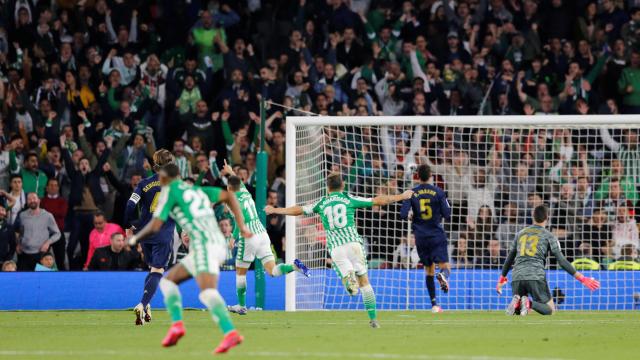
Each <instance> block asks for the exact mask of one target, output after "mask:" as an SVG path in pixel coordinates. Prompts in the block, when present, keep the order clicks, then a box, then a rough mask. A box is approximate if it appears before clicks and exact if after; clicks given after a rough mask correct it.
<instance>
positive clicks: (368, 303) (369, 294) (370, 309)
mask: <svg viewBox="0 0 640 360" xmlns="http://www.w3.org/2000/svg"><path fill="white" fill-rule="evenodd" d="M360 292H361V293H362V301H363V302H364V308H365V310H367V315H369V319H370V320H375V319H376V318H377V314H376V295H375V294H374V292H373V288H372V287H371V285H367V286H365V287H361V288H360Z"/></svg>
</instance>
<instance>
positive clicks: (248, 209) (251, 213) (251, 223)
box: [236, 184, 267, 235]
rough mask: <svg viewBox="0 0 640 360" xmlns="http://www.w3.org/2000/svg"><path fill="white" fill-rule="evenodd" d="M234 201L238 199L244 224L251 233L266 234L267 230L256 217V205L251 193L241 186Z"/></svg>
mask: <svg viewBox="0 0 640 360" xmlns="http://www.w3.org/2000/svg"><path fill="white" fill-rule="evenodd" d="M236 199H238V203H240V209H241V210H242V216H243V217H244V223H245V224H247V227H248V228H249V230H251V233H253V234H256V235H257V234H261V233H263V232H266V231H267V230H266V229H265V228H264V225H262V221H260V217H258V210H257V209H256V203H255V202H254V201H253V197H252V196H251V193H250V192H249V191H248V190H247V188H246V187H245V186H244V184H242V185H241V187H240V190H238V191H236Z"/></svg>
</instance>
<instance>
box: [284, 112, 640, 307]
mask: <svg viewBox="0 0 640 360" xmlns="http://www.w3.org/2000/svg"><path fill="white" fill-rule="evenodd" d="M639 131H640V117H638V116H621V115H616V116H545V117H524V116H505V117H499V116H473V117H471V116H469V117H466V116H459V117H438V116H434V117H295V116H294V117H288V118H287V131H286V147H287V153H286V157H287V158H286V171H287V173H286V176H287V206H291V205H294V204H307V203H310V202H312V201H314V200H316V199H318V198H319V197H321V196H322V195H325V193H326V189H325V182H324V180H325V178H326V175H327V174H328V173H330V172H332V171H338V172H341V173H342V174H343V177H344V179H345V182H346V190H347V191H349V192H351V193H353V194H355V195H358V196H364V197H373V196H376V195H380V194H388V193H400V192H401V191H403V190H406V189H409V188H411V187H412V186H413V185H414V170H415V168H416V166H417V165H419V164H423V163H426V164H429V165H430V166H431V168H432V172H433V174H434V181H435V184H436V185H438V186H440V187H441V188H443V189H444V190H445V191H446V192H447V196H448V199H449V201H450V203H451V206H452V209H453V215H452V217H451V220H450V221H447V222H446V223H445V224H444V226H445V230H446V232H447V234H448V237H449V255H450V262H451V263H452V268H453V269H452V275H451V279H450V282H451V291H450V292H449V293H448V294H442V293H440V292H439V291H438V301H439V303H440V304H441V305H442V306H443V308H445V309H448V310H454V309H455V310H497V309H503V308H504V307H505V305H506V304H507V303H508V301H509V299H510V295H511V291H510V289H509V286H507V287H506V288H507V291H506V292H503V295H502V296H498V295H497V294H496V293H495V281H496V279H497V278H498V276H499V271H500V269H501V267H502V263H503V262H504V258H505V256H506V252H507V250H508V248H509V246H510V244H511V243H512V242H514V241H515V234H516V233H517V231H519V230H520V229H521V228H523V227H524V226H526V225H528V224H530V221H531V220H530V211H531V209H532V208H533V207H535V206H536V205H538V204H542V203H546V204H547V205H548V206H549V207H550V209H551V218H550V221H549V225H548V228H549V230H550V231H552V232H553V233H554V234H556V236H557V237H558V239H559V242H560V244H561V246H562V249H563V252H564V253H565V256H567V258H568V259H569V261H571V262H573V263H574V264H575V265H576V267H578V268H579V269H580V271H582V272H583V273H585V274H587V275H590V276H593V277H596V278H598V279H599V280H600V281H601V283H602V286H603V287H602V289H601V290H599V291H598V292H594V293H591V292H589V291H588V290H586V289H584V288H583V287H582V286H581V285H580V284H579V283H578V282H577V281H575V280H573V279H572V278H570V276H569V275H567V274H566V273H565V272H564V271H562V270H561V269H558V268H557V267H556V263H555V261H554V259H549V260H548V261H547V268H548V272H547V277H548V280H549V288H550V291H551V293H552V295H553V297H554V299H555V301H556V303H557V304H559V308H560V309H572V310H598V309H602V310H605V309H607V310H614V309H615V310H622V309H634V308H637V307H638V305H639V304H640V303H639V301H640V275H639V274H640V271H634V269H640V264H639V263H638V262H637V261H638V259H637V258H638V246H639V242H638V226H637V224H636V219H638V218H639V215H640V213H639V212H638V211H637V209H638V207H639V206H640V204H639V202H638V200H639V198H640V195H639V191H638V190H639V187H638V185H639V184H640V146H639V145H638V132H639ZM399 209H400V204H397V205H390V206H387V207H383V208H375V207H374V208H372V209H364V210H359V212H358V213H357V223H358V229H359V232H360V234H362V235H363V237H364V239H365V248H366V250H367V254H368V255H367V259H368V264H369V269H370V270H369V277H370V280H371V283H372V285H373V288H374V289H375V291H376V297H377V302H378V306H379V308H380V309H387V310H410V309H430V307H431V303H430V301H429V297H428V295H427V291H426V288H425V280H424V269H423V268H422V264H420V263H419V260H418V256H417V252H416V250H415V246H414V240H413V238H412V236H411V231H410V224H409V222H408V221H405V220H402V219H401V218H400V211H399ZM286 254H287V260H288V261H291V260H293V259H294V258H296V257H297V258H300V259H301V260H303V261H304V262H305V263H306V264H307V265H309V266H310V268H312V269H313V276H312V277H311V278H310V279H302V278H299V276H298V275H293V274H292V275H289V276H288V277H287V283H286V292H287V293H286V309H287V310H289V311H294V310H337V309H358V308H360V307H361V306H362V305H361V304H362V301H361V300H360V299H359V298H358V297H349V296H348V295H347V294H346V292H345V291H344V289H343V286H342V284H341V282H340V281H339V280H338V279H337V277H336V275H335V274H334V273H333V271H332V270H331V268H330V259H329V257H328V254H327V251H326V248H325V238H324V233H323V229H322V225H321V224H320V222H319V219H318V218H317V217H300V218H288V219H287V223H286Z"/></svg>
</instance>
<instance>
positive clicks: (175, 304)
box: [160, 278, 182, 322]
mask: <svg viewBox="0 0 640 360" xmlns="http://www.w3.org/2000/svg"><path fill="white" fill-rule="evenodd" d="M160 291H162V295H164V305H165V306H166V308H167V312H168V313H169V317H171V321H172V322H176V321H181V320H182V295H181V294H180V289H179V288H178V285H176V284H175V283H174V282H172V281H169V280H167V279H164V278H163V279H162V280H160Z"/></svg>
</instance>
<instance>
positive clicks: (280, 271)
mask: <svg viewBox="0 0 640 360" xmlns="http://www.w3.org/2000/svg"><path fill="white" fill-rule="evenodd" d="M294 270H295V268H294V267H293V265H291V264H278V265H276V267H274V268H273V271H272V272H271V276H273V277H276V276H281V275H286V274H288V273H290V272H292V271H294Z"/></svg>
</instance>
